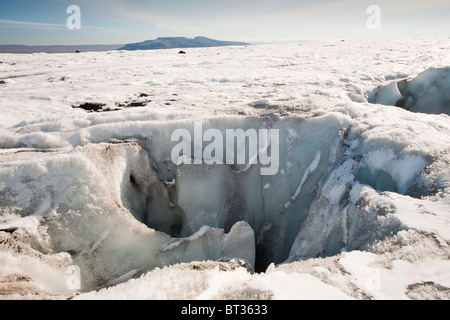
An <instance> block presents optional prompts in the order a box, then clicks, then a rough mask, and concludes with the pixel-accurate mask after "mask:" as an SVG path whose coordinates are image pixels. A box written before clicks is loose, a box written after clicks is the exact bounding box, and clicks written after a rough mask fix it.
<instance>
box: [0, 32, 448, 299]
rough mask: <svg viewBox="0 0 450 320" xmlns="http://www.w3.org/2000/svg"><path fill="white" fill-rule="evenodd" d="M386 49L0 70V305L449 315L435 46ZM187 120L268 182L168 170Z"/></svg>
mask: <svg viewBox="0 0 450 320" xmlns="http://www.w3.org/2000/svg"><path fill="white" fill-rule="evenodd" d="M403 41H404V42H403V43H402V42H400V43H398V42H393V41H391V42H389V41H378V42H377V41H375V42H364V41H361V42H357V41H355V42H345V43H343V42H333V41H317V42H311V43H306V44H303V45H302V46H299V45H298V44H283V45H281V44H277V45H257V46H247V47H227V48H199V49H193V50H192V52H191V53H190V54H189V55H186V56H180V55H178V54H177V52H176V51H174V50H163V51H156V52H140V51H137V52H125V51H117V52H105V53H82V54H77V55H75V54H54V55H53V54H52V55H47V54H33V55H26V56H24V55H13V54H3V55H1V56H0V60H2V63H1V64H0V70H1V72H2V73H1V76H0V78H1V81H2V82H1V83H0V86H1V88H2V91H1V93H0V112H1V117H0V148H1V149H0V177H1V178H0V292H1V294H2V295H3V297H6V298H13V299H14V298H17V297H19V298H22V299H31V298H38V299H39V298H55V299H73V298H75V299H103V298H107V299H117V298H123V299H136V298H138V299H329V298H333V299H408V298H409V299H417V298H418V299H423V298H434V299H437V298H444V299H445V298H448V297H449V296H450V289H449V288H450V283H449V280H448V279H449V277H448V270H449V266H450V265H449V259H448V257H449V253H450V251H449V246H448V245H449V243H450V228H449V223H450V215H449V213H450V210H449V209H450V201H449V199H450V198H449V181H450V172H449V170H448V164H449V163H450V152H449V151H450V150H449V145H450V128H449V115H448V110H449V109H448V108H449V99H448V92H449V90H448V83H449V82H448V77H449V74H450V68H449V67H448V66H449V65H450V60H449V58H448V55H446V54H445V50H443V49H442V48H443V47H445V46H447V47H448V44H447V42H448V40H447V39H445V38H433V39H423V40H421V41H417V42H416V41H414V42H412V41H411V42H408V41H407V40H403ZM392 47H396V48H397V50H398V52H395V53H393V52H392V50H387V48H389V49H390V48H392ZM411 47H414V50H415V51H414V52H416V54H415V56H411V51H410V49H409V48H411ZM218 53H220V54H218ZM362 57H364V58H362ZM414 59H415V60H414ZM411 60H414V61H415V63H414V64H411V63H410V61H411ZM367 61H371V64H370V65H368V64H367ZM30 66H31V67H32V68H30ZM136 97H140V98H143V99H142V101H141V100H139V101H140V103H139V104H132V103H124V101H137V100H136V99H137V98H136ZM144 98H145V99H144ZM86 103H89V104H95V105H99V106H101V107H99V108H100V109H99V110H93V111H91V112H89V110H83V109H80V108H77V106H80V105H83V104H86ZM399 107H401V108H399ZM95 111H101V112H95ZM199 123H201V126H202V130H203V131H202V132H201V135H203V133H205V132H209V133H211V132H214V133H215V135H214V136H215V137H219V136H222V137H226V136H227V130H228V131H230V130H242V131H243V132H248V130H255V132H260V131H258V130H277V132H278V133H279V136H277V138H278V139H277V140H278V141H277V142H278V144H277V148H278V150H277V149H272V148H271V149H272V151H274V150H277V151H278V155H279V159H278V162H279V168H278V169H279V170H278V171H277V172H276V173H275V174H272V175H262V174H261V172H262V171H261V170H262V169H264V167H267V166H265V165H264V163H262V162H260V161H253V160H254V159H256V158H258V157H260V156H261V153H264V152H268V150H266V149H268V145H267V144H266V145H264V142H261V141H259V146H258V147H257V148H253V146H250V145H249V144H244V146H242V145H241V146H237V147H236V148H238V150H239V148H241V149H240V151H241V152H244V154H246V155H247V157H246V160H247V162H246V163H245V164H242V163H241V162H240V161H234V162H233V161H228V162H227V161H225V159H221V160H223V161H207V160H211V159H194V157H195V155H198V153H196V152H195V150H194V149H195V146H194V145H193V151H194V152H192V153H190V155H191V157H192V159H191V160H193V161H191V162H190V161H183V159H182V158H180V161H173V159H172V158H173V150H174V148H175V147H176V145H177V143H178V141H174V140H173V139H172V135H173V133H174V132H175V131H176V130H180V129H182V130H184V132H186V133H189V136H190V137H192V140H194V139H195V137H196V135H198V124H199ZM208 130H209V131H208ZM211 130H213V131H211ZM235 132H236V131H235ZM267 132H269V131H267ZM200 140H201V143H202V144H203V145H202V146H203V147H204V148H205V147H207V146H208V145H209V143H211V142H212V141H211V139H208V137H206V135H205V137H204V139H203V140H202V139H200ZM260 140H261V139H260ZM262 140H264V139H262ZM272 143H274V141H272ZM216 145H217V146H220V147H222V148H223V150H220V151H222V152H217V150H216V153H218V154H219V155H222V157H224V156H225V155H226V154H227V150H226V148H227V144H226V143H225V144H220V143H219V144H216ZM255 150H257V152H258V154H253V153H254V152H255ZM201 155H202V154H201ZM235 157H237V155H236V154H235ZM252 159H253V160H252ZM196 160H199V161H196ZM201 160H203V161H201ZM236 160H237V159H236ZM74 266H76V267H77V268H75V269H74V268H73V267H74ZM74 270H75V271H74ZM78 270H79V274H78V276H79V279H78V278H75V280H79V282H80V283H79V285H78V286H72V285H69V284H71V283H72V284H73V283H74V282H73V280H74V276H77V272H78ZM74 272H75V273H74ZM71 281H72V282H71ZM75 284H77V283H76V281H75Z"/></svg>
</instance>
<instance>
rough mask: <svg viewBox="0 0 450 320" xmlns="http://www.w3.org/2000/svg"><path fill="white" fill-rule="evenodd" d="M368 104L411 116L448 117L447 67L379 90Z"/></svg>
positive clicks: (449, 74) (449, 71)
mask: <svg viewBox="0 0 450 320" xmlns="http://www.w3.org/2000/svg"><path fill="white" fill-rule="evenodd" d="M372 101H373V102H375V103H380V104H384V105H391V106H397V107H401V108H403V109H406V110H410V111H412V112H420V113H430V114H441V113H443V114H447V115H450V67H447V68H431V69H427V70H425V71H424V72H422V73H421V74H419V75H418V76H417V77H416V78H414V79H412V80H410V79H406V80H402V81H398V82H397V81H394V82H391V83H390V84H388V85H385V86H380V87H378V88H377V90H376V91H375V93H374V96H373V97H372Z"/></svg>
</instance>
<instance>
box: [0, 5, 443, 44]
mask: <svg viewBox="0 0 450 320" xmlns="http://www.w3.org/2000/svg"><path fill="white" fill-rule="evenodd" d="M69 5H78V6H79V7H80V9H81V30H68V28H67V27H66V21H67V19H68V18H69V16H70V15H69V14H67V13H66V10H67V7H68V6H69ZM369 5H378V6H379V7H380V9H381V29H377V30H369V29H368V28H367V25H366V21H367V19H368V18H369V14H368V13H367V8H368V7H369ZM0 30H1V31H0V44H34V45H37V44H123V43H130V42H139V41H143V40H148V39H154V38H156V37H159V36H186V37H195V36H200V35H201V36H206V37H211V38H215V39H220V40H243V41H249V42H257V41H272V40H275V41H278V40H299V39H309V38H335V39H344V38H347V39H348V38H384V37H389V38H405V37H407V38H416V37H430V36H450V1H449V0H426V1H423V0H421V1H418V0H397V1H392V0H339V1H333V0H319V1H317V0H316V1H312V0H306V1H301V0H258V1H256V0H250V1H244V0H217V1H216V0H190V1H187V0H165V1H161V0H160V1H156V0H149V1H144V0H134V1H131V0H39V1H37V0H14V1H12V0H0Z"/></svg>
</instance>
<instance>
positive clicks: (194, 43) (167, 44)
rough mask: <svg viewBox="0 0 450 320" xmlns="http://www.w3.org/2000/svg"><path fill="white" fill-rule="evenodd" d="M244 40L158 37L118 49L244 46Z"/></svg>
mask: <svg viewBox="0 0 450 320" xmlns="http://www.w3.org/2000/svg"><path fill="white" fill-rule="evenodd" d="M245 45H249V43H246V42H238V41H221V40H214V39H210V38H206V37H200V36H199V37H195V38H186V37H159V38H156V39H155V40H146V41H143V42H137V43H129V44H126V45H125V46H123V47H122V48H119V49H118V50H127V51H135V50H158V49H175V48H177V49H184V48H207V47H225V46H245Z"/></svg>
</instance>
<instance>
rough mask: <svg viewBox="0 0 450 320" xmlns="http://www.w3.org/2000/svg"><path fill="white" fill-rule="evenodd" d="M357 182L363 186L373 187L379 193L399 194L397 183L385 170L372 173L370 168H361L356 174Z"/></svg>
mask: <svg viewBox="0 0 450 320" xmlns="http://www.w3.org/2000/svg"><path fill="white" fill-rule="evenodd" d="M355 178H356V180H358V181H359V182H360V183H362V184H366V185H369V186H371V187H372V188H374V189H375V190H377V191H381V192H384V191H391V192H398V188H397V183H396V182H395V181H394V179H392V177H391V175H390V174H389V173H387V172H385V171H383V170H375V171H371V170H370V169H369V168H367V167H364V168H361V169H360V170H359V171H358V173H357V174H356V177H355Z"/></svg>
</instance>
